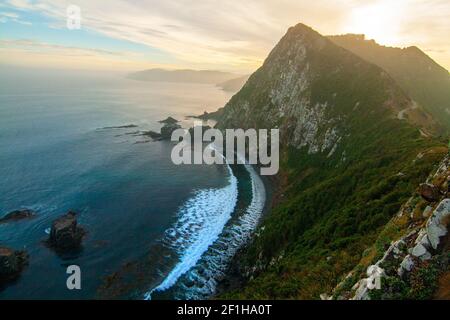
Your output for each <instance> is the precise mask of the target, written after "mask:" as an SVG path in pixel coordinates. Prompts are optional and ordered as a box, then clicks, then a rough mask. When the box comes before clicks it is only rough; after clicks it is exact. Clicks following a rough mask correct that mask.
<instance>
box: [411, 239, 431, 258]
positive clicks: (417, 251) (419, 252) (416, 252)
mask: <svg viewBox="0 0 450 320" xmlns="http://www.w3.org/2000/svg"><path fill="white" fill-rule="evenodd" d="M427 252H428V251H427V249H426V248H425V247H424V246H423V245H422V244H420V243H419V244H417V245H416V246H415V247H414V248H412V250H411V254H412V255H413V256H415V257H417V258H419V257H421V256H423V255H424V254H426V253H427Z"/></svg>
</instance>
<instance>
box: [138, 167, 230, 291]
mask: <svg viewBox="0 0 450 320" xmlns="http://www.w3.org/2000/svg"><path fill="white" fill-rule="evenodd" d="M227 170H228V174H229V176H228V185H227V186H226V187H223V188H219V189H207V190H200V191H198V192H197V193H196V194H195V196H194V197H192V198H191V199H189V200H188V201H187V202H186V203H185V204H184V205H183V206H182V207H181V208H180V210H179V212H178V215H179V219H178V221H177V223H176V224H175V226H174V227H173V228H171V229H169V230H167V231H166V235H165V238H164V240H163V241H164V243H165V244H166V245H168V246H170V247H172V248H173V249H174V250H176V251H177V252H178V253H179V254H180V256H181V257H180V261H179V262H178V263H177V264H176V265H175V267H174V268H173V269H172V271H171V272H170V273H169V274H168V275H167V277H166V278H165V279H164V280H163V282H162V283H161V284H160V285H158V286H157V287H156V288H154V289H153V290H151V291H150V292H148V293H146V294H145V299H146V300H149V299H151V295H152V293H153V292H156V291H164V290H167V289H169V288H170V287H172V286H173V285H174V284H175V283H176V282H177V280H178V279H179V278H180V277H181V276H182V275H183V274H185V273H186V272H188V271H189V270H190V269H191V268H192V267H194V266H195V265H196V264H197V262H198V261H199V260H200V258H201V257H202V255H203V254H204V253H205V252H206V251H207V250H208V248H209V247H210V246H211V245H212V244H213V243H214V242H215V241H216V240H217V239H218V237H219V235H220V234H221V232H222V230H223V228H224V226H225V224H226V223H227V221H228V220H229V219H230V218H231V214H232V213H233V211H234V208H235V206H236V202H237V193H238V191H237V179H236V177H235V176H234V175H233V172H232V170H231V168H230V166H229V165H227Z"/></svg>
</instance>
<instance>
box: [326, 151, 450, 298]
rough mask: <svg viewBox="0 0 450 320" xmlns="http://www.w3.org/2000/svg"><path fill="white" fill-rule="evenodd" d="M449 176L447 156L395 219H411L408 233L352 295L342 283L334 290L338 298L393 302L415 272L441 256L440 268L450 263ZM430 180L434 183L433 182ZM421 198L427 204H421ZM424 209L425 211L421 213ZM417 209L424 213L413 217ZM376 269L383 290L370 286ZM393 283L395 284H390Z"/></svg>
mask: <svg viewBox="0 0 450 320" xmlns="http://www.w3.org/2000/svg"><path fill="white" fill-rule="evenodd" d="M449 177H450V159H449V156H447V157H446V158H445V159H444V160H443V161H442V162H441V164H440V165H439V168H438V170H437V171H436V173H434V174H433V175H431V176H430V177H429V178H428V180H427V182H426V183H423V184H421V185H420V186H419V188H418V195H415V196H413V197H412V198H410V200H409V201H408V202H407V203H406V204H405V205H404V206H403V207H402V209H401V210H400V212H399V214H398V215H397V216H396V217H395V218H394V219H408V220H409V223H408V225H407V227H406V228H405V231H406V232H405V234H404V235H403V236H402V237H401V238H400V239H398V240H396V241H393V242H392V243H391V244H390V246H389V247H388V249H387V250H386V251H385V252H384V255H383V257H382V258H381V259H380V260H378V261H377V262H376V263H375V264H373V265H370V266H369V267H368V268H367V272H366V273H367V275H366V276H364V277H362V278H361V279H360V280H358V281H357V282H356V283H355V284H354V285H353V287H352V290H351V291H350V292H341V290H340V287H342V286H343V284H342V283H341V284H340V285H338V286H337V287H336V288H335V289H334V291H333V292H334V293H335V294H334V295H333V297H334V298H335V299H344V298H350V299H354V300H368V299H371V294H372V293H374V294H377V296H378V297H380V298H384V297H386V298H388V299H391V298H393V297H394V296H393V294H396V293H395V291H396V290H398V287H400V285H399V284H398V283H402V284H403V286H405V287H407V286H409V285H410V282H411V281H412V280H411V278H412V276H411V275H412V273H413V272H414V273H418V272H421V271H420V270H422V269H423V268H427V267H429V265H430V262H432V261H433V260H438V258H439V257H443V259H441V260H445V261H444V262H443V263H442V262H440V264H441V265H446V264H448V257H446V252H443V250H444V247H448V244H446V242H448V237H447V235H448V233H449V227H450V198H447V197H446V196H447V194H446V193H445V191H446V190H447V189H448V185H447V184H448V182H447V181H448V178H449ZM431 181H432V182H433V183H430V182H431ZM418 196H420V197H421V198H423V199H425V200H426V201H427V202H428V203H423V202H420V198H418ZM418 199H419V200H418ZM422 201H423V200H422ZM414 203H415V205H413V204H414ZM423 207H424V209H421V210H420V208H423ZM418 210H419V211H423V212H422V213H421V214H418V216H417V217H414V215H413V213H414V212H415V211H418ZM447 250H448V248H447ZM374 268H377V270H378V271H379V272H378V274H377V276H378V280H379V281H381V282H380V283H383V280H382V279H385V280H384V282H385V283H386V284H384V285H383V286H382V287H381V288H380V287H378V288H376V286H370V285H368V284H370V283H371V282H372V281H373V279H374V277H373V274H372V273H371V272H370V271H371V270H373V269H374ZM433 270H434V269H433ZM424 272H425V271H424ZM428 272H430V271H428ZM420 281H426V279H423V277H421V279H420ZM391 283H394V284H395V285H390V284H391ZM416 286H417V284H416ZM375 289H378V290H375ZM393 292H394V293H393ZM397 294H398V293H397ZM326 296H328V295H326ZM324 297H325V295H324Z"/></svg>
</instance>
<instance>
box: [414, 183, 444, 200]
mask: <svg viewBox="0 0 450 320" xmlns="http://www.w3.org/2000/svg"><path fill="white" fill-rule="evenodd" d="M419 194H420V195H421V197H422V198H424V199H425V200H427V201H428V202H435V201H438V200H439V198H440V196H441V194H440V192H439V188H437V187H436V186H435V185H433V184H431V183H422V184H421V185H420V186H419Z"/></svg>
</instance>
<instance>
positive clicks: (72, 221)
mask: <svg viewBox="0 0 450 320" xmlns="http://www.w3.org/2000/svg"><path fill="white" fill-rule="evenodd" d="M75 216H76V213H74V212H71V211H69V212H68V213H67V214H65V215H63V216H61V217H59V218H58V219H56V220H55V221H53V223H52V227H51V230H50V237H49V239H48V243H49V245H50V246H51V247H53V248H55V249H59V250H70V249H77V248H79V247H80V246H81V241H82V239H83V236H84V234H85V232H84V230H83V228H81V227H79V226H78V223H77V219H76V217H75Z"/></svg>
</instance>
